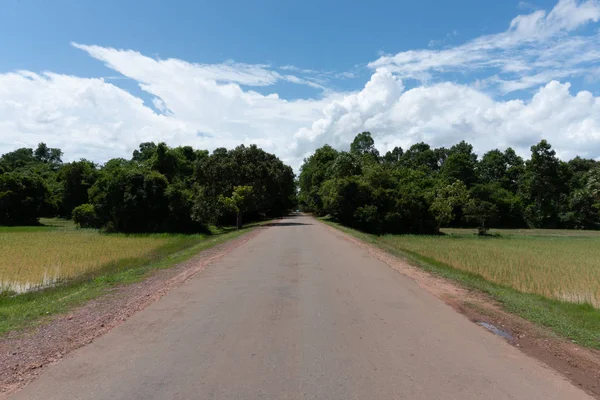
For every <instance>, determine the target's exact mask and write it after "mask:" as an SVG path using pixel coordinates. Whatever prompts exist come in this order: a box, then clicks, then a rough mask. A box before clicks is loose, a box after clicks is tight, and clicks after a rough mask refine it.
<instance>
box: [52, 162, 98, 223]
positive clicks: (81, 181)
mask: <svg viewBox="0 0 600 400" xmlns="http://www.w3.org/2000/svg"><path fill="white" fill-rule="evenodd" d="M58 179H59V181H60V182H61V184H62V185H61V186H62V188H61V189H62V214H63V215H64V216H66V217H68V218H70V217H71V214H72V212H73V209H74V208H75V207H77V206H79V205H81V204H86V203H88V202H89V197H88V190H89V189H90V188H91V187H92V186H93V185H94V183H95V182H96V180H97V179H98V170H97V169H96V165H95V164H94V163H93V162H91V161H87V160H81V161H75V162H72V163H68V164H64V165H63V166H62V167H61V169H60V170H59V172H58Z"/></svg>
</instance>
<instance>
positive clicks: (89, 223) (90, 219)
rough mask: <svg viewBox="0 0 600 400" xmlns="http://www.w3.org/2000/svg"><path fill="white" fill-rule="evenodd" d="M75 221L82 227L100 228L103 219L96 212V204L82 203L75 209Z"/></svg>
mask: <svg viewBox="0 0 600 400" xmlns="http://www.w3.org/2000/svg"><path fill="white" fill-rule="evenodd" d="M73 221H74V222H75V223H76V224H77V225H79V227H80V228H94V229H97V228H100V226H101V221H100V218H98V215H97V214H96V210H95V209H94V206H93V205H91V204H82V205H80V206H78V207H75V208H74V209H73Z"/></svg>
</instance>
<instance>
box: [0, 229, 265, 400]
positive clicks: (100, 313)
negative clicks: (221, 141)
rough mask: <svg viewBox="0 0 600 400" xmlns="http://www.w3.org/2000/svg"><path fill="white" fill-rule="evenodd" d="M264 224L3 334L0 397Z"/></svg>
mask: <svg viewBox="0 0 600 400" xmlns="http://www.w3.org/2000/svg"><path fill="white" fill-rule="evenodd" d="M264 229H267V228H263V227H259V228H255V229H253V230H252V231H250V232H248V233H246V234H244V235H242V236H240V237H238V238H235V239H232V240H229V241H227V242H225V243H222V244H219V245H217V246H215V247H212V248H210V249H207V250H205V251H202V252H201V253H199V254H197V255H196V256H194V257H192V258H190V259H189V260H188V261H186V262H183V263H181V264H179V265H177V266H175V267H173V268H169V269H164V270H159V271H156V272H154V273H152V274H151V275H150V276H149V277H148V278H147V279H145V280H143V281H142V282H140V283H136V284H130V285H121V286H117V287H115V288H113V289H112V290H111V291H110V292H109V293H107V294H106V295H103V296H101V297H99V298H97V299H95V300H92V301H90V302H88V303H86V304H85V305H84V306H82V307H79V308H76V309H74V310H72V312H71V313H69V314H68V315H59V316H56V317H53V318H50V319H49V320H48V321H44V323H43V324H41V325H40V326H38V327H36V328H34V329H32V330H29V331H25V332H11V333H8V334H7V335H5V336H3V337H1V338H0V355H1V356H0V399H4V398H6V397H7V396H8V395H9V394H11V393H13V392H15V391H17V390H18V389H20V388H21V387H22V386H24V385H26V384H27V383H28V382H30V381H32V380H33V379H35V377H36V376H38V375H40V374H41V373H42V372H43V370H44V369H45V367H46V366H48V365H50V364H53V363H56V362H58V361H59V360H60V359H61V358H62V357H63V356H64V355H65V354H67V353H69V352H71V351H73V350H75V349H77V348H79V347H81V346H84V345H86V344H88V343H91V342H92V341H93V340H94V339H95V338H96V337H98V336H100V335H102V334H104V333H106V332H108V331H109V330H111V329H112V328H114V327H115V326H117V325H120V324H122V323H123V322H124V321H126V320H127V318H128V317H130V316H131V315H132V314H133V313H135V312H137V311H139V310H141V309H143V308H144V307H146V306H148V305H149V304H151V303H153V302H155V301H157V300H158V299H159V298H161V297H162V296H164V295H165V294H166V293H168V292H169V291H170V290H172V289H173V288H176V287H178V286H179V285H181V284H182V283H184V282H185V281H187V280H188V279H190V278H191V277H192V276H194V275H195V274H197V273H198V272H200V271H202V270H203V269H204V268H205V267H206V266H207V265H209V264H211V263H212V262H214V261H216V260H218V259H219V258H221V257H222V256H223V255H225V254H227V253H228V252H230V251H231V250H233V249H235V248H236V247H238V246H240V245H241V244H243V243H245V242H247V241H248V240H250V239H252V238H253V237H254V236H256V235H258V234H259V233H260V232H261V231H262V230H264Z"/></svg>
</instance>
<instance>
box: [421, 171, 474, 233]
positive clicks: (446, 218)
mask: <svg viewBox="0 0 600 400" xmlns="http://www.w3.org/2000/svg"><path fill="white" fill-rule="evenodd" d="M468 198H469V195H468V192H467V187H466V186H465V184H464V182H462V181H458V180H457V181H455V182H453V183H452V184H450V185H444V186H441V187H440V188H438V189H437V190H436V193H435V198H434V199H433V202H432V203H431V206H430V207H429V210H430V211H431V213H432V214H433V216H434V218H435V221H436V222H437V226H436V231H437V232H439V231H440V228H441V227H442V225H444V224H448V223H449V222H451V221H452V220H453V219H454V217H455V215H454V210H455V208H456V207H458V206H461V205H463V204H465V203H466V202H467V200H468Z"/></svg>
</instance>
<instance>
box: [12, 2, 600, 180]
mask: <svg viewBox="0 0 600 400" xmlns="http://www.w3.org/2000/svg"><path fill="white" fill-rule="evenodd" d="M599 19H600V4H599V2H598V1H595V0H587V1H575V0H561V1H559V2H558V3H557V4H556V5H555V7H554V8H553V9H551V10H549V11H544V10H535V11H531V12H529V13H527V14H523V15H519V16H517V17H515V18H514V19H513V20H512V22H510V24H509V25H508V27H507V29H506V30H505V31H504V32H500V33H496V34H491V35H484V36H480V37H478V38H475V39H472V40H470V41H467V42H465V43H463V44H460V45H458V46H454V47H445V48H440V49H434V48H427V49H416V50H410V51H404V52H400V53H397V54H389V55H382V56H381V57H379V58H378V59H377V60H374V61H371V62H369V63H366V66H367V68H368V69H369V70H370V71H371V73H370V74H371V76H370V79H369V80H368V81H367V82H366V83H365V84H364V87H363V88H362V89H361V90H359V91H354V92H340V91H336V90H333V89H331V88H329V87H328V82H329V79H332V78H339V77H342V78H352V77H354V74H353V73H350V72H347V73H343V72H342V73H341V72H331V71H329V72H327V71H314V70H306V69H302V68H298V67H294V66H282V67H276V66H270V65H249V64H240V63H235V62H226V63H222V64H197V63H189V62H186V61H184V60H179V59H156V58H151V57H148V56H147V55H144V54H141V53H139V52H137V51H134V50H121V49H115V48H110V47H102V46H95V45H85V44H79V43H73V44H72V45H73V46H75V47H76V48H78V49H80V50H82V51H84V52H85V53H87V54H88V55H89V56H91V57H93V58H94V59H97V60H98V61H99V62H103V63H104V64H105V65H106V66H107V67H108V68H110V69H112V70H114V71H115V72H116V73H118V74H120V75H119V76H122V77H125V78H126V79H129V80H132V81H134V82H135V83H136V84H137V85H139V88H140V89H141V90H143V91H144V92H145V93H146V94H147V95H148V96H149V97H150V98H151V99H152V101H151V103H152V104H146V103H145V102H144V100H143V99H141V98H140V97H137V96H135V95H133V94H132V93H130V92H128V91H127V90H125V89H122V88H120V87H119V86H117V85H115V84H114V83H113V82H112V80H111V79H106V78H84V77H78V76H71V75H64V74H60V73H56V72H45V73H33V72H30V71H12V72H5V73H0V135H1V137H2V140H0V153H4V152H7V151H11V150H14V149H15V148H18V147H24V146H28V147H32V146H35V145H36V144H37V143H38V142H40V141H45V142H47V143H48V144H49V145H51V146H52V147H61V148H62V149H63V150H64V151H65V153H66V154H67V155H70V156H71V157H73V158H82V157H85V158H88V159H91V160H94V161H99V162H102V161H106V160H108V159H110V158H112V157H129V156H130V154H131V152H132V151H133V150H134V149H135V148H136V147H137V145H138V144H139V143H140V142H144V141H157V142H158V141H165V142H167V143H168V144H170V145H182V144H186V145H187V144H189V145H193V146H195V147H198V148H206V149H214V148H216V147H233V146H236V145H238V144H240V143H246V144H250V143H255V144H257V145H259V146H260V147H262V148H264V149H265V150H267V151H269V152H273V153H275V154H277V155H278V156H279V157H280V158H282V159H283V160H284V161H286V162H288V163H289V164H291V165H292V166H293V167H294V168H297V167H298V166H299V165H300V164H301V162H302V159H303V158H304V157H305V156H307V155H308V154H310V153H311V152H312V151H314V149H316V148H317V147H319V146H321V145H323V144H325V143H328V144H331V145H332V146H334V147H337V148H340V149H344V148H348V147H349V143H350V142H351V141H352V139H353V138H354V136H355V135H356V134H357V133H358V132H361V131H364V130H368V131H371V132H372V133H373V136H374V138H375V140H376V144H377V146H378V147H379V150H380V151H382V152H385V151H386V150H389V149H391V148H393V147H394V146H398V145H399V146H402V147H404V148H406V147H408V146H410V145H411V144H414V143H416V142H420V141H425V142H427V143H430V144H431V145H433V146H449V145H452V144H454V143H456V142H458V141H460V140H466V141H468V142H470V143H472V144H473V145H474V147H475V149H476V151H478V152H479V153H482V152H484V151H487V150H490V149H493V148H505V147H508V146H512V147H513V148H515V149H516V150H517V151H518V152H520V153H521V154H524V155H526V154H528V149H529V146H531V145H532V144H534V143H536V142H538V141H539V140H540V139H542V138H546V139H547V140H548V141H549V142H550V143H551V144H552V145H553V146H554V147H555V148H556V150H557V152H558V154H559V156H561V157H562V158H565V159H568V158H571V157H573V156H575V155H581V156H585V157H591V158H599V157H600V100H599V99H598V97H596V96H594V95H593V94H592V93H591V92H589V91H579V92H574V91H573V90H572V89H571V85H570V83H569V82H570V80H572V79H576V78H577V79H579V78H584V79H588V80H596V79H597V78H598V76H599V74H600V63H599V61H600V40H599V39H600V37H599V34H598V33H597V32H596V31H594V32H592V33H589V34H584V33H582V28H584V27H593V26H595V24H596V23H597V22H598V20H599ZM457 71H460V72H461V73H464V82H461V83H456V82H454V81H450V80H448V79H446V76H447V74H449V73H453V72H457ZM470 72H472V73H473V75H476V76H477V77H478V78H477V79H474V78H473V79H472V80H470V79H469V76H470V75H469V73H470ZM482 76H483V77H482ZM282 82H288V83H292V84H297V85H307V86H310V87H312V88H315V89H318V90H319V91H320V95H319V96H318V97H315V98H306V99H295V100H287V99H284V98H281V97H280V96H279V95H278V94H277V93H275V92H273V93H271V94H264V93H265V90H264V89H265V88H266V89H268V88H269V87H271V86H273V85H276V84H278V83H282ZM409 82H411V85H408V84H407V83H409ZM259 89H261V92H259V91H258V90H259ZM507 93H512V94H515V93H516V94H517V96H511V97H512V98H513V99H511V100H504V98H505V95H506V94H507Z"/></svg>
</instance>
